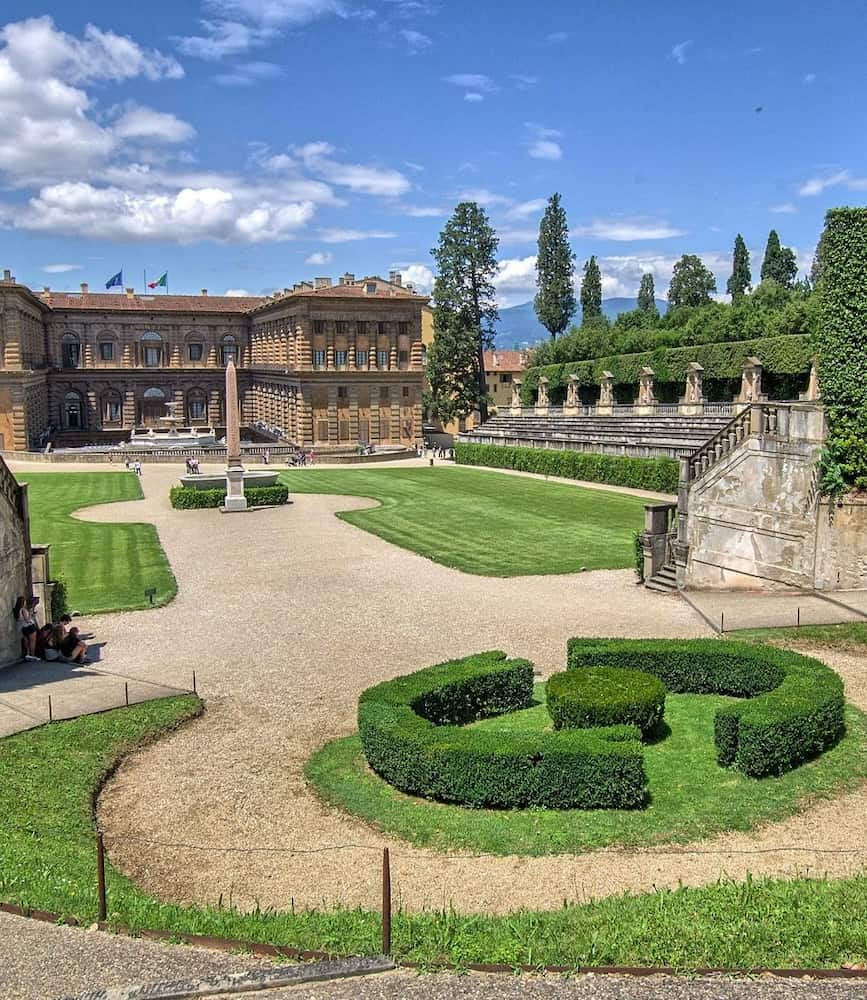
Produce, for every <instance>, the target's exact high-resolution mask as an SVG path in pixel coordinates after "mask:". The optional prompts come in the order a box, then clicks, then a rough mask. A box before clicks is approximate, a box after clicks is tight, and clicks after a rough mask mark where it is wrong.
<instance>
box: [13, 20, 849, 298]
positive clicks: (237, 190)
mask: <svg viewBox="0 0 867 1000" xmlns="http://www.w3.org/2000/svg"><path fill="white" fill-rule="evenodd" d="M7 10H8V7H7ZM865 13H867V9H865V6H864V4H863V3H861V2H857V3H856V2H854V0H848V2H840V0H829V2H826V3H824V4H821V5H820V4H815V3H812V2H811V3H805V2H795V3H793V2H791V0H789V2H785V3H783V2H778V0H765V2H763V3H762V4H755V3H749V4H748V3H743V2H740V0H735V2H733V3H730V4H728V5H726V6H723V5H719V4H710V3H704V2H701V0H698V2H696V0H693V2H690V3H686V2H673V0H669V2H667V3H665V4H654V5H650V4H636V3H634V2H626V0H620V2H618V0H611V2H608V3H604V4H599V3H593V4H591V3H585V2H578V3H566V2H562V3H561V2H549V3H538V2H537V3H524V2H514V0H513V2H508V0H506V2H503V3H498V4H493V3H478V4H468V3H461V4H458V3H454V2H449V0H443V2H435V0H358V2H357V3H356V2H355V0H189V2H182V3H177V2H175V3H172V4H169V3H167V2H163V0H151V2H150V3H147V4H141V5H132V4H118V3H117V2H116V0H112V2H104V0H88V2H87V3H84V2H82V0H65V2H64V3H62V4H61V3H54V4H50V5H48V6H46V5H44V4H42V5H37V4H32V3H27V2H25V3H22V4H19V5H18V6H17V8H16V11H15V16H16V20H15V21H9V22H7V23H6V24H5V26H4V27H2V28H0V240H2V247H3V253H2V266H4V267H11V268H12V269H13V271H14V272H15V274H16V276H17V277H18V279H19V280H21V281H24V282H26V283H27V284H30V285H32V286H34V287H41V286H42V285H50V286H51V287H52V288H73V289H74V288H77V287H78V284H79V282H81V281H88V282H89V283H90V284H91V286H92V287H97V286H99V287H101V284H102V283H103V282H104V281H105V280H106V279H107V278H108V277H109V276H110V275H111V274H113V273H114V272H115V271H117V270H118V269H119V268H121V267H123V269H124V277H125V281H126V284H128V285H134V286H135V287H137V288H141V286H142V282H143V271H144V270H145V269H147V272H148V277H149V279H150V278H151V277H156V276H157V275H158V274H160V273H162V271H164V270H168V272H169V290H170V291H174V292H178V293H181V292H196V291H198V290H199V289H200V288H203V287H207V288H208V289H209V290H210V291H211V293H213V294H222V293H225V292H227V291H229V290H234V291H236V292H239V291H241V290H243V291H245V292H250V293H253V294H260V293H265V292H270V291H272V290H273V289H275V288H278V287H283V286H285V285H289V284H291V283H292V282H294V281H297V280H300V279H303V278H309V277H313V276H315V275H320V274H323V275H324V274H331V275H336V274H339V273H342V272H343V271H345V270H348V271H353V272H355V273H356V274H367V273H380V274H386V273H387V272H388V271H389V270H390V269H391V268H399V269H402V270H403V272H404V274H405V275H406V276H407V277H408V278H410V279H411V280H414V281H416V283H417V284H418V285H419V287H421V288H422V289H424V290H427V289H428V288H429V286H430V280H431V271H430V268H431V258H430V255H429V251H430V248H431V247H432V246H433V245H434V244H435V242H436V239H437V235H438V233H439V231H440V229H441V228H442V226H443V224H444V222H445V220H446V218H447V216H448V214H449V212H450V211H451V209H452V208H453V206H454V205H455V203H456V202H457V201H458V200H460V199H461V198H474V199H475V200H478V201H480V202H481V203H482V204H484V205H485V207H486V209H487V211H488V212H489V215H490V217H491V219H492V222H493V223H494V225H495V226H496V228H497V230H498V232H499V234H500V238H501V245H500V273H499V275H498V281H497V287H498V294H499V298H500V301H501V303H502V304H503V305H511V304H515V303H518V302H522V301H526V300H527V299H529V298H531V297H532V294H533V290H534V288H533V280H534V271H533V264H534V257H533V255H534V252H535V239H536V233H537V230H538V220H539V216H540V214H541V210H542V207H543V205H544V200H545V199H546V198H547V196H548V195H549V194H550V193H551V192H552V191H560V192H561V194H562V195H563V201H564V205H565V207H566V209H567V212H568V216H569V223H570V228H571V231H572V236H573V245H574V249H575V252H576V254H577V256H578V263H579V265H580V264H581V263H582V262H583V260H584V259H585V258H586V257H588V256H589V255H590V254H591V253H595V254H596V255H597V257H599V258H600V262H601V266H602V271H603V278H604V291H605V294H606V296H607V297H610V296H614V295H632V294H635V291H636V289H637V286H638V282H639V280H640V276H641V273H642V271H645V270H649V271H652V272H653V273H654V275H655V278H656V284H657V292H658V293H659V294H664V292H665V290H666V288H667V285H668V280H669V277H670V273H671V267H672V265H673V263H674V261H675V260H676V259H677V258H678V257H679V256H680V254H682V253H685V252H687V253H698V254H700V255H701V256H702V257H703V258H704V259H705V261H706V262H707V263H708V265H709V266H710V267H711V268H712V269H713V270H714V272H715V273H716V274H717V281H718V285H719V287H720V290H722V289H724V286H725V279H726V277H727V276H728V273H729V270H730V253H731V246H732V242H733V240H734V236H735V234H736V233H737V232H739V231H740V232H742V233H743V235H744V237H745V239H746V241H747V244H748V246H749V247H750V248H751V250H752V251H753V255H754V260H753V273H754V276H755V277H757V276H758V270H759V266H760V255H761V252H762V250H763V247H764V243H765V240H766V237H767V233H768V230H769V229H770V228H772V227H774V228H776V229H777V230H778V231H779V233H780V236H781V239H782V241H783V243H784V244H786V245H788V246H792V247H794V248H795V249H796V250H797V252H798V256H799V260H800V261H801V262H802V265H803V266H805V267H809V261H810V259H811V257H812V253H813V248H814V246H815V243H816V240H817V238H818V235H819V233H820V231H821V228H822V220H823V216H824V212H825V210H826V209H827V208H828V207H830V206H833V205H838V204H863V203H864V200H865V194H867V163H865V136H867V129H865V127H864V125H865V122H864V117H865V115H864V99H865V96H867V95H865V85H864V70H863V51H862V50H863V41H864V37H865V31H864V29H865V21H867V16H865ZM759 109H760V110H759Z"/></svg>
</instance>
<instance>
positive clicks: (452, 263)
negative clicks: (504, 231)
mask: <svg viewBox="0 0 867 1000" xmlns="http://www.w3.org/2000/svg"><path fill="white" fill-rule="evenodd" d="M498 245H499V240H498V239H497V234H496V233H495V232H494V230H493V228H492V227H491V224H490V222H489V221H488V217H487V215H486V214H485V210H484V209H483V208H481V207H480V206H479V205H477V204H476V202H474V201H462V202H461V203H460V204H459V205H458V206H457V207H456V208H455V210H454V212H453V213H452V217H451V218H450V219H449V221H448V222H447V223H446V225H445V228H444V229H443V231H442V232H441V233H440V238H439V243H438V244H437V246H436V247H435V248H434V249H433V250H431V254H432V255H433V257H434V260H435V261H436V265H437V276H436V279H435V281H434V287H433V298H434V340H433V343H432V344H431V349H430V351H429V352H428V364H427V374H428V381H429V383H430V386H431V392H430V404H431V406H432V408H433V409H434V410H435V411H436V412H437V413H438V414H439V415H440V416H442V417H445V418H449V417H452V416H458V417H465V416H467V415H468V414H470V413H471V412H472V411H473V410H474V409H476V408H478V410H479V414H480V417H481V420H482V422H483V423H484V421H485V420H487V419H488V401H487V390H486V387H485V357H484V352H485V349H486V348H489V347H492V346H493V343H494V324H495V323H496V321H497V319H498V318H499V313H498V311H497V304H496V300H495V298H494V284H493V278H494V275H495V274H496V273H497V247H498Z"/></svg>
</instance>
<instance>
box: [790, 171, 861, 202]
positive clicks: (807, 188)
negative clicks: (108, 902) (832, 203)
mask: <svg viewBox="0 0 867 1000" xmlns="http://www.w3.org/2000/svg"><path fill="white" fill-rule="evenodd" d="M851 181H852V176H851V174H850V173H849V171H848V170H838V171H837V172H836V173H833V174H828V175H826V176H825V177H811V178H809V180H806V181H804V183H803V184H801V185H800V186H799V187H798V194H799V195H801V196H802V197H812V196H813V195H817V194H821V193H822V192H823V191H824V190H825V189H826V188H829V187H836V186H837V185H838V184H847V185H849V186H851Z"/></svg>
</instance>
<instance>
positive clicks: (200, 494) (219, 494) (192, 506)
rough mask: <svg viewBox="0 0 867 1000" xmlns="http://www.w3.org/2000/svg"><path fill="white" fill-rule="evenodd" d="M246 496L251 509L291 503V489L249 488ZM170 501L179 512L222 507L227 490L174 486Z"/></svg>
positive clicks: (277, 486) (283, 487) (245, 492)
mask: <svg viewBox="0 0 867 1000" xmlns="http://www.w3.org/2000/svg"><path fill="white" fill-rule="evenodd" d="M244 496H245V497H246V498H247V503H248V504H249V506H251V507H271V506H276V505H279V504H284V503H288V502H289V487H288V486H282V485H281V484H279V483H278V484H277V485H275V486H249V487H247V489H245V490H244ZM169 500H170V501H171V505H172V507H174V508H176V509H177V510H197V509H200V508H202V507H222V506H223V504H224V503H225V500H226V491H225V490H197V489H195V488H194V487H192V486H173V487H172V488H171V490H169Z"/></svg>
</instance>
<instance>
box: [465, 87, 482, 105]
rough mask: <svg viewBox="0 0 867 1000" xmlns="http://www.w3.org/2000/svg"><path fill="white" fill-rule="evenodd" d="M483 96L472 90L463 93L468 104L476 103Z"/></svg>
mask: <svg viewBox="0 0 867 1000" xmlns="http://www.w3.org/2000/svg"><path fill="white" fill-rule="evenodd" d="M484 99H485V98H484V96H483V95H482V94H478V93H476V91H474V90H468V91H467V92H466V93H465V94H464V100H465V101H469V102H470V104H478V103H479V101H483V100H484Z"/></svg>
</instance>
